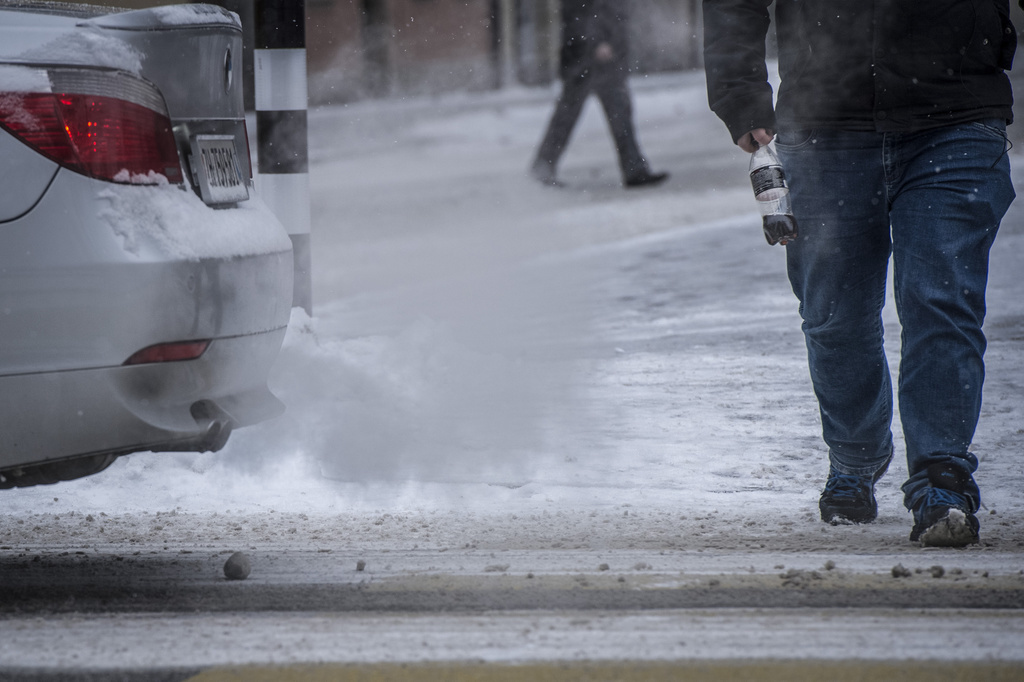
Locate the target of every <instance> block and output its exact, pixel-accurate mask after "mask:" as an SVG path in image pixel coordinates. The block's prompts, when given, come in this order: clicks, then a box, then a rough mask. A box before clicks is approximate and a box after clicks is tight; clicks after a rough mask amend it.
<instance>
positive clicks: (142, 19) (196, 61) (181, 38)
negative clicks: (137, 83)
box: [79, 5, 252, 205]
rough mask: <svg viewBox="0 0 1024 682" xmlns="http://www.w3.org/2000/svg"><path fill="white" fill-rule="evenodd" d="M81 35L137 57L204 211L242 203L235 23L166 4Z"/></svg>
mask: <svg viewBox="0 0 1024 682" xmlns="http://www.w3.org/2000/svg"><path fill="white" fill-rule="evenodd" d="M79 27H80V28H83V29H88V30H93V31H96V32H98V33H101V34H104V35H107V36H110V37H112V38H116V39H118V40H120V41H122V42H124V43H126V44H128V45H130V46H131V47H132V48H133V49H134V50H135V51H137V52H138V54H139V58H140V62H141V66H140V72H139V75H140V76H142V77H143V78H144V79H146V80H148V81H150V82H152V83H153V84H154V85H156V86H157V88H158V89H159V90H160V91H161V93H162V94H163V96H164V100H165V101H166V105H167V111H168V114H169V115H170V118H171V122H172V123H173V127H174V135H175V140H176V142H177V144H178V151H179V154H180V156H181V160H182V167H183V168H184V169H185V175H186V177H187V178H188V180H189V181H190V183H191V185H192V187H193V189H195V191H196V193H197V194H199V195H200V196H201V197H202V198H203V200H204V201H205V202H206V203H207V204H210V205H228V204H232V203H235V202H238V201H243V200H245V199H246V198H248V196H249V193H250V191H251V183H252V177H251V176H252V172H251V166H250V162H249V149H248V140H247V135H246V129H245V110H244V105H243V93H242V78H241V59H242V28H241V25H240V24H239V22H238V17H237V16H236V15H234V14H233V13H231V12H228V11H227V10H225V9H223V8H221V7H217V6H213V5H171V6H166V7H155V8H151V9H143V10H135V11H128V12H118V13H113V14H106V15H103V16H98V17H94V18H91V19H87V20H85V21H83V22H81V23H80V24H79Z"/></svg>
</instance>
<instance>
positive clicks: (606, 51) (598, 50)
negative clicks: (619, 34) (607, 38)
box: [594, 43, 615, 64]
mask: <svg viewBox="0 0 1024 682" xmlns="http://www.w3.org/2000/svg"><path fill="white" fill-rule="evenodd" d="M594 59H596V60H597V61H599V62H600V63H602V64H607V63H608V62H610V61H611V60H613V59H615V50H614V49H613V48H612V46H611V44H610V43H600V44H598V46H597V47H595V48H594Z"/></svg>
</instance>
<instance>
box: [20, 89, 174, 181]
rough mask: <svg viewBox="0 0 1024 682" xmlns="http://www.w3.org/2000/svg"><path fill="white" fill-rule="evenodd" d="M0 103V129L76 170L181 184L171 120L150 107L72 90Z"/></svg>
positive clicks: (104, 176)
mask: <svg viewBox="0 0 1024 682" xmlns="http://www.w3.org/2000/svg"><path fill="white" fill-rule="evenodd" d="M64 80H68V79H67V78H65V79H64ZM92 84H93V81H90V82H87V85H92ZM104 85H106V84H104ZM81 89H84V90H88V89H89V88H88V87H83V88H81ZM100 89H103V90H110V89H113V88H112V87H109V86H108V87H103V88H100ZM135 89H136V90H137V89H138V86H135ZM126 90H128V92H127V94H128V95H131V94H134V93H133V92H132V91H131V90H130V89H126ZM0 104H2V106H0V126H2V127H4V128H5V129H7V130H8V131H10V132H11V133H12V134H14V135H16V136H17V137H19V138H20V139H21V140H22V141H24V142H25V144H27V145H29V146H30V147H32V148H34V149H36V150H38V151H39V153H41V154H43V155H45V156H47V157H49V158H51V159H53V160H54V161H56V162H57V163H59V164H61V165H62V166H64V167H66V168H69V169H71V170H73V171H75V172H78V173H82V174H84V175H88V176H91V177H94V178H99V179H102V180H109V181H112V182H126V183H133V184H155V183H158V182H161V179H160V178H158V177H155V176H154V174H156V175H158V176H162V177H163V178H166V179H167V181H168V182H171V183H175V184H177V183H180V182H182V173H181V163H180V162H179V160H178V150H177V147H176V145H175V142H174V133H173V131H172V129H171V121H170V119H169V118H168V117H167V116H166V114H164V113H162V112H160V111H156V110H154V109H153V108H152V107H150V106H146V105H145V104H142V103H139V102H135V101H130V100H129V99H124V98H120V97H118V96H116V95H114V94H110V93H107V92H104V93H102V94H97V93H78V92H73V91H72V92H59V93H57V92H24V93H20V92H19V93H0Z"/></svg>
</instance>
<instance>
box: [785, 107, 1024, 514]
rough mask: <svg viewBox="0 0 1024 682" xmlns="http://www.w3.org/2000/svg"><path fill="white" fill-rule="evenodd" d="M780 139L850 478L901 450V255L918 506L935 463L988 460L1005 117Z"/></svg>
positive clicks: (904, 403) (807, 332) (813, 331)
mask: <svg viewBox="0 0 1024 682" xmlns="http://www.w3.org/2000/svg"><path fill="white" fill-rule="evenodd" d="M776 146H777V148H778V152H779V156H780V158H781V160H782V164H783V167H784V168H785V170H786V174H787V177H788V179H789V183H790V188H791V192H792V196H793V208H794V213H795V215H796V218H797V223H798V226H799V232H800V235H799V237H798V239H797V240H796V241H793V242H790V243H789V245H788V246H787V247H786V250H787V264H788V271H789V279H790V283H791V285H792V287H793V291H794V293H795V294H796V296H797V298H798V299H799V300H800V314H801V317H802V318H803V331H804V336H805V339H806V342H807V355H808V364H809V365H810V372H811V380H812V383H813V385H814V391H815V393H816V395H817V398H818V404H819V407H820V411H821V421H822V432H823V436H824V439H825V442H826V444H827V445H828V447H829V458H830V461H831V464H832V466H834V467H835V468H836V469H837V470H839V471H840V472H842V473H846V474H856V475H867V474H871V473H873V472H875V471H876V470H878V469H879V468H880V467H881V466H883V465H884V463H885V462H886V461H887V459H888V458H889V457H890V455H891V452H892V432H891V430H890V429H891V423H892V412H893V395H892V385H891V380H890V373H889V367H888V364H887V362H886V356H885V352H884V348H883V343H882V340H883V329H882V319H881V311H882V306H883V305H884V303H885V290H886V276H887V271H888V264H889V256H890V254H891V255H892V257H893V291H894V294H895V301H896V309H897V313H898V314H899V319H900V323H901V325H902V327H903V333H902V337H901V343H902V352H901V357H900V368H899V370H900V371H899V386H898V392H899V409H900V417H901V419H902V422H903V432H904V437H905V440H906V447H907V466H908V469H909V479H908V481H907V482H906V484H905V485H904V486H903V492H904V495H905V499H904V502H905V504H906V506H907V507H908V508H912V507H913V505H914V503H915V502H916V501H917V499H918V498H919V497H920V496H921V495H922V494H923V491H924V489H925V488H926V487H927V486H928V474H927V470H928V467H929V466H930V465H932V464H935V463H940V462H943V463H954V464H956V465H957V466H960V467H962V468H963V470H964V471H966V472H967V473H968V474H973V473H974V471H975V470H976V469H977V466H978V460H977V459H976V458H975V457H974V455H972V454H971V453H970V452H968V449H967V448H968V446H969V445H970V443H971V439H972V438H973V437H974V430H975V428H976V426H977V423H978V417H979V414H980V411H981V395H982V383H983V381H984V376H985V365H984V360H983V357H984V353H985V344H986V342H985V335H984V334H983V333H982V322H983V321H984V318H985V287H986V284H987V281H988V259H989V250H990V249H991V247H992V242H993V240H994V239H995V236H996V232H997V230H998V228H999V222H1000V220H1002V217H1003V215H1004V214H1005V212H1006V209H1007V208H1009V205H1010V202H1011V201H1013V198H1014V191H1013V185H1012V184H1011V182H1010V164H1009V160H1008V159H1007V155H1006V153H1005V152H1006V136H1005V124H1004V123H1003V122H1002V121H983V122H978V123H969V124H963V125H955V126H948V127H944V128H938V129H934V130H928V131H924V132H919V133H873V132H849V131H839V130H813V131H811V130H782V131H780V132H779V135H778V138H777V140H776ZM968 478H970V477H969V476H968ZM971 485H972V486H974V489H973V490H969V491H967V492H969V493H971V494H973V496H974V499H975V500H980V495H979V494H978V490H977V486H976V485H974V483H973V479H972V482H971Z"/></svg>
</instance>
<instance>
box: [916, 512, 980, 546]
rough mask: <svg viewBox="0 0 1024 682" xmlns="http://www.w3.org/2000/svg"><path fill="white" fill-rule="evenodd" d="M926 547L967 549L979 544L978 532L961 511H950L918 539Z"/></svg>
mask: <svg viewBox="0 0 1024 682" xmlns="http://www.w3.org/2000/svg"><path fill="white" fill-rule="evenodd" d="M918 539H919V540H920V541H921V544H922V545H924V546H925V547H966V546H967V545H973V544H976V543H977V542H978V532H977V531H976V530H975V529H974V528H973V527H972V526H971V524H970V523H969V522H968V520H967V515H966V514H964V512H963V511H962V510H960V509H950V510H949V514H947V515H946V516H944V517H942V518H941V519H939V520H938V521H936V522H935V523H933V524H932V525H931V526H929V527H928V528H926V529H925V530H924V531H922V533H921V535H920V537H919V538H918Z"/></svg>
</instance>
